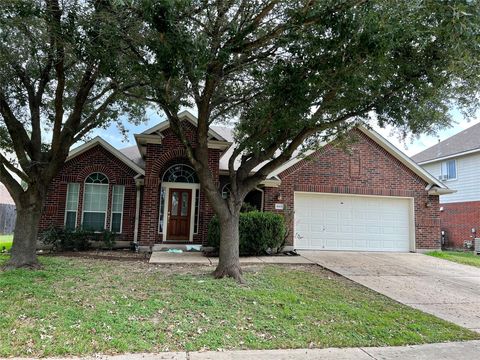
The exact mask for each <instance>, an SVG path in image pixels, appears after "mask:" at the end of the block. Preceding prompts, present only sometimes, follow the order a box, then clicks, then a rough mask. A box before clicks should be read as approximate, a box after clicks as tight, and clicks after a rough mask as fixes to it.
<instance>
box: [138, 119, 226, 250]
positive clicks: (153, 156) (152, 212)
mask: <svg viewBox="0 0 480 360" xmlns="http://www.w3.org/2000/svg"><path fill="white" fill-rule="evenodd" d="M183 126H184V127H185V130H186V135H187V137H188V138H189V140H190V141H191V142H192V143H195V141H196V128H195V127H194V126H193V125H192V124H190V123H189V122H184V123H183ZM162 135H163V136H164V138H163V139H162V144H148V145H147V155H146V163H145V186H144V189H143V191H144V194H143V199H142V213H143V214H144V216H142V217H141V226H140V230H141V231H140V239H139V243H140V245H141V246H152V245H154V244H155V243H161V242H162V241H163V233H161V234H160V233H159V232H158V221H159V210H160V209H159V205H160V187H161V179H162V177H163V174H164V173H165V171H166V170H167V169H168V168H169V167H170V166H172V165H174V164H179V163H183V164H187V165H188V164H189V162H188V160H187V156H186V154H185V150H184V148H183V145H182V144H181V143H180V141H179V140H178V139H177V137H176V136H175V135H174V134H173V132H172V131H171V130H170V129H167V130H165V131H164V132H163V133H162ZM219 159H220V150H214V149H210V150H209V156H208V165H209V168H210V171H211V172H212V176H213V178H214V179H215V180H216V181H217V182H218V176H219V174H218V166H219ZM212 217H213V209H212V208H211V206H210V205H209V204H208V201H207V199H206V197H205V194H204V193H203V192H202V191H201V190H200V209H199V229H198V234H196V235H194V236H193V241H194V243H203V242H204V241H206V238H207V231H208V228H207V226H208V223H209V222H210V220H211V218H212Z"/></svg>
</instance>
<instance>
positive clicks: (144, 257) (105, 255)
mask: <svg viewBox="0 0 480 360" xmlns="http://www.w3.org/2000/svg"><path fill="white" fill-rule="evenodd" d="M41 255H44V256H62V257H75V258H87V259H100V260H117V261H118V260H119V261H143V262H148V260H149V259H150V253H148V252H141V253H137V252H133V251H131V250H88V251H65V252H57V253H49V252H44V253H43V254H41Z"/></svg>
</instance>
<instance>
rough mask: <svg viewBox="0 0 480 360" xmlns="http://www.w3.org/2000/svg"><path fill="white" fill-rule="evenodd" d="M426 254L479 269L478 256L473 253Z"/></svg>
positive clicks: (479, 260) (440, 252)
mask: <svg viewBox="0 0 480 360" xmlns="http://www.w3.org/2000/svg"><path fill="white" fill-rule="evenodd" d="M426 254H427V255H430V256H434V257H437V258H440V259H444V260H449V261H454V262H456V263H459V264H464V265H471V266H476V267H480V255H477V254H475V253H474V252H473V251H431V252H427V253H426Z"/></svg>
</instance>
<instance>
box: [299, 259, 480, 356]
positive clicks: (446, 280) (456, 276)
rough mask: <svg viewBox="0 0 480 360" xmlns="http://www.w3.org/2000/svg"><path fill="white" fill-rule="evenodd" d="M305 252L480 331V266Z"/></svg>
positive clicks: (325, 264) (396, 297) (388, 293)
mask: <svg viewBox="0 0 480 360" xmlns="http://www.w3.org/2000/svg"><path fill="white" fill-rule="evenodd" d="M300 254H301V255H302V256H304V257H305V258H307V259H309V260H311V261H314V262H315V263H317V264H318V265H321V266H323V267H325V268H327V269H329V270H332V271H334V272H336V273H338V274H340V275H343V276H345V277H346V278H349V279H351V280H353V281H355V282H357V283H359V284H362V285H364V286H366V287H368V288H370V289H373V290H375V291H377V292H379V293H381V294H384V295H386V296H388V297H390V298H392V299H394V300H397V301H399V302H401V303H403V304H406V305H409V306H411V307H414V308H416V309H419V310H422V311H424V312H427V313H430V314H433V315H435V316H437V317H439V318H441V319H444V320H447V321H450V322H453V323H455V324H458V325H460V326H463V327H466V328H469V329H471V330H474V331H477V332H480V268H476V267H473V266H468V265H462V264H457V263H455V262H451V261H448V260H442V259H437V258H434V257H431V256H427V255H422V254H414V253H373V252H370V253H359V252H333V251H301V252H300ZM478 358H479V359H480V354H479V357H478Z"/></svg>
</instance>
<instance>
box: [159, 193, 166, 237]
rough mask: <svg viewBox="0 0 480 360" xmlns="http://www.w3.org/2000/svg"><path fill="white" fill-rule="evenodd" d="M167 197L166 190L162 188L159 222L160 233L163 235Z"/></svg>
mask: <svg viewBox="0 0 480 360" xmlns="http://www.w3.org/2000/svg"><path fill="white" fill-rule="evenodd" d="M165 196H166V190H165V188H164V187H163V186H162V187H161V188H160V211H159V221H158V232H159V233H160V234H161V233H163V216H164V214H165Z"/></svg>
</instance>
